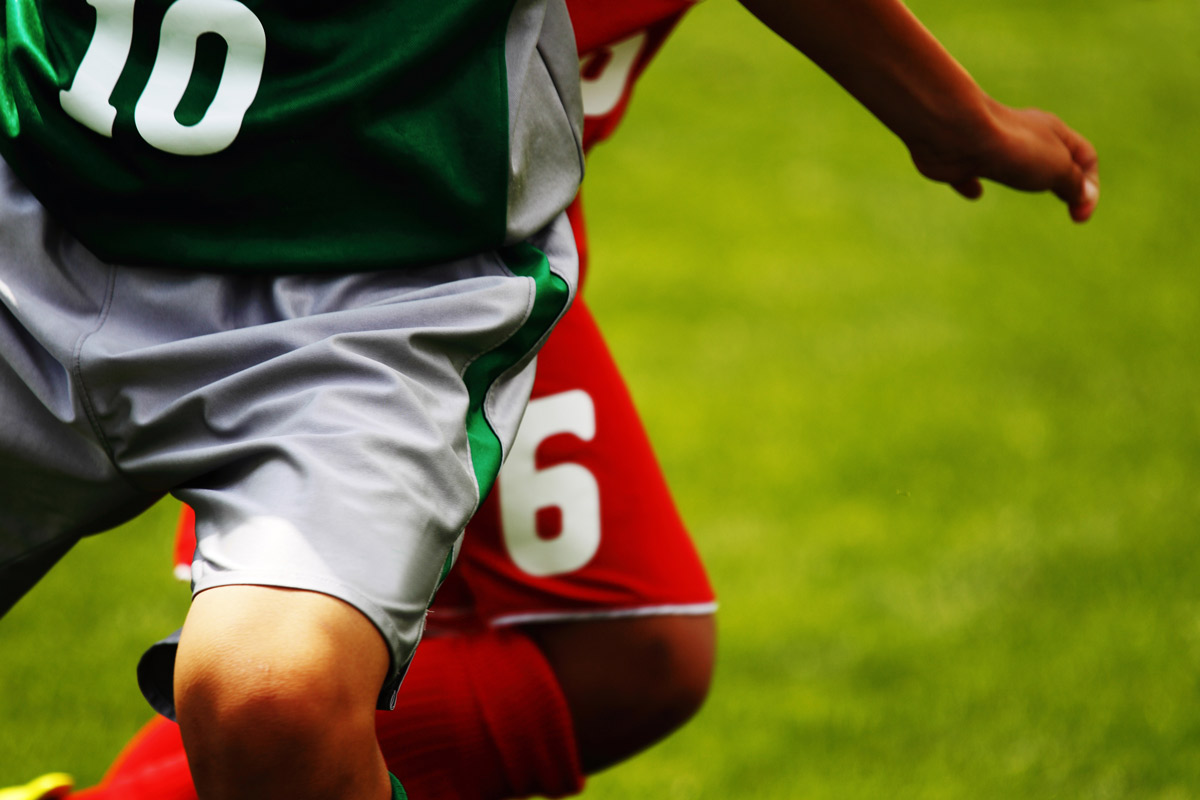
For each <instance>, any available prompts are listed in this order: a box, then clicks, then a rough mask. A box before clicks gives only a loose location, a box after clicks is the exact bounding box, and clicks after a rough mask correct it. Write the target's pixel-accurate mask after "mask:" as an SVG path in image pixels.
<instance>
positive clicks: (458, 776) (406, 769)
mask: <svg viewBox="0 0 1200 800" xmlns="http://www.w3.org/2000/svg"><path fill="white" fill-rule="evenodd" d="M375 720H376V732H377V734H378V736H379V744H380V746H381V747H382V748H383V754H384V757H385V759H386V760H387V764H388V769H390V770H391V771H392V772H393V773H395V774H396V776H397V777H399V778H400V781H401V782H402V783H403V784H404V788H405V789H406V790H407V792H408V794H409V796H410V797H411V798H413V800H501V798H513V797H528V796H530V795H542V796H545V797H565V796H567V795H571V794H577V793H578V792H579V791H581V790H582V789H583V773H582V771H581V770H580V766H579V755H578V752H577V750H576V746H575V731H574V728H573V725H572V722H571V716H570V712H569V711H568V709H567V705H566V700H565V699H564V698H563V695H562V690H561V689H560V688H559V686H558V681H557V679H556V678H555V677H554V672H553V671H552V670H551V669H550V665H549V664H547V663H546V659H545V657H544V656H542V653H541V651H540V650H538V648H537V646H536V645H534V644H533V642H531V641H530V640H529V639H528V637H526V636H524V635H523V634H521V633H520V632H519V631H511V630H504V629H496V630H485V631H482V632H479V633H471V634H463V635H454V636H445V637H439V638H429V639H426V640H425V641H424V642H423V643H422V644H421V646H420V647H419V648H418V650H417V656H416V658H415V659H414V661H413V664H412V666H411V668H410V669H409V671H408V675H407V676H406V677H405V679H404V686H403V687H402V688H401V690H400V698H399V702H398V703H397V705H396V710H395V711H381V712H379V713H378V714H377V715H376V718H375ZM72 797H73V798H78V800H196V791H195V789H194V788H192V778H191V774H190V773H189V772H188V767H187V759H186V757H185V756H184V752H183V744H182V742H181V740H180V737H179V727H178V726H177V725H175V724H174V723H173V722H170V721H169V720H166V719H163V718H161V717H159V718H156V719H155V720H154V721H152V722H151V723H150V724H148V725H147V726H146V727H145V728H143V729H142V731H141V732H139V733H138V735H137V736H135V737H134V739H133V740H132V741H131V742H130V743H129V744H128V745H127V746H126V747H125V750H124V751H122V753H121V755H119V756H118V757H117V760H116V761H115V762H114V763H113V766H112V767H111V768H110V769H109V771H108V774H107V775H105V777H104V780H103V781H101V783H100V784H99V785H97V786H95V787H93V788H91V789H86V790H83V791H81V792H78V793H76V794H74V795H72Z"/></svg>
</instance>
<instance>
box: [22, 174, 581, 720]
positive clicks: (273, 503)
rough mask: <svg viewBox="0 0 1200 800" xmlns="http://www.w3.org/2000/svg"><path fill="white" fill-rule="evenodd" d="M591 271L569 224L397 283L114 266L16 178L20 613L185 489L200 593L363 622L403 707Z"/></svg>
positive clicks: (373, 276) (380, 275) (383, 275)
mask: <svg viewBox="0 0 1200 800" xmlns="http://www.w3.org/2000/svg"><path fill="white" fill-rule="evenodd" d="M576 272H577V257H576V252H575V245H574V240H573V237H572V235H571V230H570V227H569V224H568V223H567V222H566V217H565V215H564V216H561V217H560V218H559V219H558V220H557V221H556V222H555V223H553V224H552V225H550V226H549V227H548V228H547V229H545V230H543V231H542V232H541V233H539V234H538V235H536V236H535V237H534V238H533V239H532V240H531V241H530V242H529V243H526V244H523V245H517V246H514V247H511V248H506V249H505V250H503V251H501V252H498V253H489V254H485V255H481V256H477V257H472V258H467V259H463V260H460V261H455V262H452V263H447V264H440V265H435V266H429V267H422V268H416V269H404V270H397V271H395V272H377V273H367V274H346V275H339V274H326V275H283V276H272V275H243V274H211V273H199V272H191V271H184V270H175V269H169V268H164V269H157V268H155V269H147V268H131V267H121V266H112V265H108V264H104V263H102V262H100V261H98V260H97V259H96V258H94V257H93V256H92V255H91V254H89V253H88V252H87V251H86V250H84V249H83V248H82V247H81V246H80V245H79V244H78V242H76V241H75V240H74V239H73V238H72V237H71V236H70V235H69V234H68V233H67V232H65V231H64V230H63V229H62V228H61V227H60V226H58V225H57V224H56V223H55V222H54V220H52V219H50V218H49V217H48V216H47V214H46V212H45V211H44V209H43V208H42V206H41V205H40V204H39V203H38V202H37V201H36V200H35V199H34V198H33V197H32V196H31V195H30V194H29V193H28V192H27V190H26V189H25V188H24V186H23V185H22V184H20V182H19V181H18V180H17V179H16V178H15V177H14V176H13V175H12V173H11V172H10V171H9V169H8V167H7V165H4V164H3V162H0V422H2V424H0V614H3V613H4V612H6V611H7V610H8V609H9V608H10V607H11V606H12V605H13V604H14V603H15V602H16V601H17V600H18V599H19V598H20V597H21V596H22V595H23V594H24V593H25V592H26V591H27V590H28V589H29V588H30V587H32V586H33V585H34V584H35V583H36V582H37V581H38V580H39V579H40V577H41V576H42V575H43V574H44V573H45V571H46V570H48V569H49V568H50V567H51V566H52V565H53V564H54V563H55V562H56V561H57V560H58V559H59V558H61V556H62V555H63V554H64V553H66V552H67V550H69V549H70V547H71V546H72V545H73V544H74V543H75V542H76V541H77V540H78V539H79V538H80V537H82V536H86V535H89V534H93V533H97V532H100V531H103V530H106V529H108V528H111V527H113V526H115V525H117V524H119V523H121V522H124V521H125V520H128V519H130V518H132V517H133V516H135V515H137V514H138V513H139V512H141V511H142V510H144V509H145V508H147V507H148V506H150V505H151V504H153V503H154V502H155V501H156V500H158V499H159V498H160V497H162V496H163V495H164V494H167V493H171V494H174V495H175V496H176V497H178V498H179V499H181V500H183V501H185V502H187V503H189V504H190V505H192V506H193V507H194V508H195V510H196V515H197V534H198V538H199V546H198V549H197V553H196V561H195V564H194V565H193V581H194V584H193V591H194V592H200V591H203V590H205V589H210V588H212V587H215V586H223V585H229V584H255V585H264V586H281V587H289V588H296V589H306V590H311V591H317V592H321V593H324V594H328V595H332V596H333V597H337V598H339V599H341V600H344V601H346V602H347V603H350V604H351V605H353V606H354V607H356V608H357V609H359V610H360V611H361V612H362V613H363V614H365V615H366V616H367V617H368V618H369V619H370V620H371V621H372V622H373V623H374V624H375V626H376V627H377V628H378V629H379V631H380V633H381V634H382V635H383V637H384V639H385V640H386V641H387V644H388V647H389V648H390V651H391V657H392V668H391V672H390V674H389V678H388V684H387V686H385V687H384V691H383V692H382V694H381V700H382V702H383V703H384V704H386V703H387V701H388V699H389V698H390V696H391V694H392V690H393V689H394V688H395V687H396V685H398V682H399V679H400V677H401V676H402V674H403V671H404V668H405V666H406V664H407V662H408V660H409V658H410V657H411V655H412V651H413V648H414V647H415V646H416V643H417V640H418V639H419V638H420V635H421V631H422V628H423V624H424V617H425V611H426V608H427V606H428V605H429V602H430V600H431V598H432V596H433V593H434V591H435V590H436V587H437V584H438V582H439V578H440V576H441V575H442V572H443V567H444V566H445V565H446V564H447V563H448V559H449V558H450V556H451V553H452V552H453V550H454V547H455V545H456V543H457V541H458V540H459V537H460V535H461V532H462V530H463V528H464V526H465V525H466V522H467V520H468V519H469V518H470V516H471V514H472V513H473V512H474V510H475V508H476V507H477V506H478V504H479V502H480V500H481V498H482V497H483V496H484V495H485V494H486V493H487V490H488V489H489V488H490V487H491V484H492V482H493V480H494V479H495V475H496V472H497V470H498V469H499V466H500V463H501V460H502V455H503V453H504V452H505V451H506V450H507V448H508V447H509V445H510V444H511V442H512V439H513V437H514V435H515V433H516V430H517V424H518V422H519V421H520V418H521V414H522V413H523V410H524V407H525V403H526V400H527V398H528V394H529V388H530V385H531V382H532V377H533V374H532V373H533V353H534V352H535V351H536V349H537V347H538V346H540V344H541V342H542V341H543V340H544V338H545V336H546V335H547V334H548V333H549V330H550V328H551V327H552V326H553V324H554V323H555V322H556V321H557V319H558V317H559V316H561V314H562V312H563V311H564V310H565V308H566V306H567V304H568V302H569V300H570V296H571V294H572V293H573V291H574V288H573V287H574V284H575V275H576ZM155 682H158V683H160V684H162V685H160V686H159V687H157V689H156V688H155V687H154V686H153V685H152V686H150V687H147V688H149V689H150V690H151V691H150V693H151V694H153V693H154V692H155V691H158V692H160V694H161V695H162V697H165V698H166V699H167V700H168V701H169V696H170V692H169V688H170V675H169V674H166V675H160V676H158V677H157V678H154V677H153V676H152V679H151V683H152V684H153V683H155Z"/></svg>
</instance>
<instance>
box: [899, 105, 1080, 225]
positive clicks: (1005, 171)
mask: <svg viewBox="0 0 1200 800" xmlns="http://www.w3.org/2000/svg"><path fill="white" fill-rule="evenodd" d="M988 111H989V114H988V116H989V124H986V125H981V126H977V127H976V129H975V130H974V131H973V132H972V133H970V134H967V135H960V136H958V137H956V139H957V142H958V143H960V144H951V145H947V143H940V144H938V145H930V144H918V145H910V147H909V151H910V152H911V154H912V159H913V163H914V164H916V166H917V169H918V170H919V171H920V172H921V174H922V175H924V176H925V177H927V178H931V179H933V180H935V181H941V182H943V183H948V184H950V186H952V187H953V188H954V190H955V191H957V192H958V193H959V194H961V195H962V196H963V197H966V198H969V199H972V200H974V199H976V198H978V197H979V196H980V195H982V194H983V184H982V183H981V182H980V179H982V178H986V179H988V180H993V181H996V182H998V183H1002V184H1004V185H1005V186H1009V187H1011V188H1013V189H1020V190H1022V191H1027V192H1042V191H1051V192H1054V194H1055V195H1057V196H1058V198H1059V199H1060V200H1062V201H1063V202H1064V203H1066V204H1067V208H1068V210H1069V211H1070V213H1071V219H1073V220H1075V221H1076V222H1086V221H1087V220H1088V218H1090V217H1091V216H1092V212H1093V211H1095V209H1096V203H1097V201H1099V199H1100V174H1099V169H1098V166H1097V157H1096V150H1095V148H1093V147H1092V145H1091V143H1090V142H1088V140H1087V139H1085V138H1083V136H1081V135H1080V134H1078V133H1076V132H1075V131H1073V130H1072V129H1071V128H1069V127H1067V125H1066V124H1065V123H1064V122H1063V121H1062V120H1060V119H1059V118H1058V117H1056V116H1054V115H1053V114H1050V113H1048V112H1046V111H1041V110H1038V109H1036V108H1030V109H1014V108H1009V107H1008V106H1005V105H1003V104H1001V103H997V102H995V101H994V100H990V99H989V103H988Z"/></svg>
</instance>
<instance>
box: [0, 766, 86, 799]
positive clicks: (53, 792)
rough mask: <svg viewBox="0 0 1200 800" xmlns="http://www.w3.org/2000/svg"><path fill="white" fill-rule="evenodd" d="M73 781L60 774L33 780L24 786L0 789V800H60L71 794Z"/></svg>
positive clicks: (69, 777)
mask: <svg viewBox="0 0 1200 800" xmlns="http://www.w3.org/2000/svg"><path fill="white" fill-rule="evenodd" d="M74 785H75V779H74V778H72V777H71V776H70V775H64V774H63V773H61V772H53V773H51V774H49V775H43V776H42V777H40V778H34V779H33V780H31V781H30V782H29V783H27V784H25V785H24V786H14V787H12V788H11V789H0V800H62V799H63V798H65V797H66V796H67V795H69V794H70V793H71V787H73V786H74Z"/></svg>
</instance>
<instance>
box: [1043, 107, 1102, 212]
mask: <svg viewBox="0 0 1200 800" xmlns="http://www.w3.org/2000/svg"><path fill="white" fill-rule="evenodd" d="M1052 127H1053V129H1054V133H1055V134H1056V135H1057V136H1058V138H1059V140H1060V141H1061V142H1062V143H1063V145H1065V146H1066V148H1067V152H1068V153H1069V154H1070V162H1069V164H1068V165H1067V166H1066V167H1065V169H1064V170H1063V171H1062V173H1061V174H1060V176H1059V178H1058V180H1056V181H1055V183H1054V185H1053V186H1052V187H1051V188H1052V190H1053V192H1054V194H1055V195H1057V196H1058V197H1059V199H1061V200H1062V201H1063V202H1064V203H1066V204H1067V209H1068V210H1069V212H1070V214H1071V219H1073V220H1074V221H1075V222H1086V221H1087V220H1088V219H1090V218H1091V216H1092V213H1093V212H1095V210H1096V204H1097V203H1098V202H1099V201H1100V169H1099V159H1098V157H1097V155H1096V149H1095V148H1094V147H1092V144H1091V142H1089V141H1088V140H1087V139H1085V138H1083V137H1082V136H1080V135H1079V134H1078V133H1076V132H1075V131H1073V130H1071V129H1070V128H1069V127H1067V125H1066V124H1065V123H1063V122H1062V121H1061V120H1059V119H1058V118H1057V117H1052Z"/></svg>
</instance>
